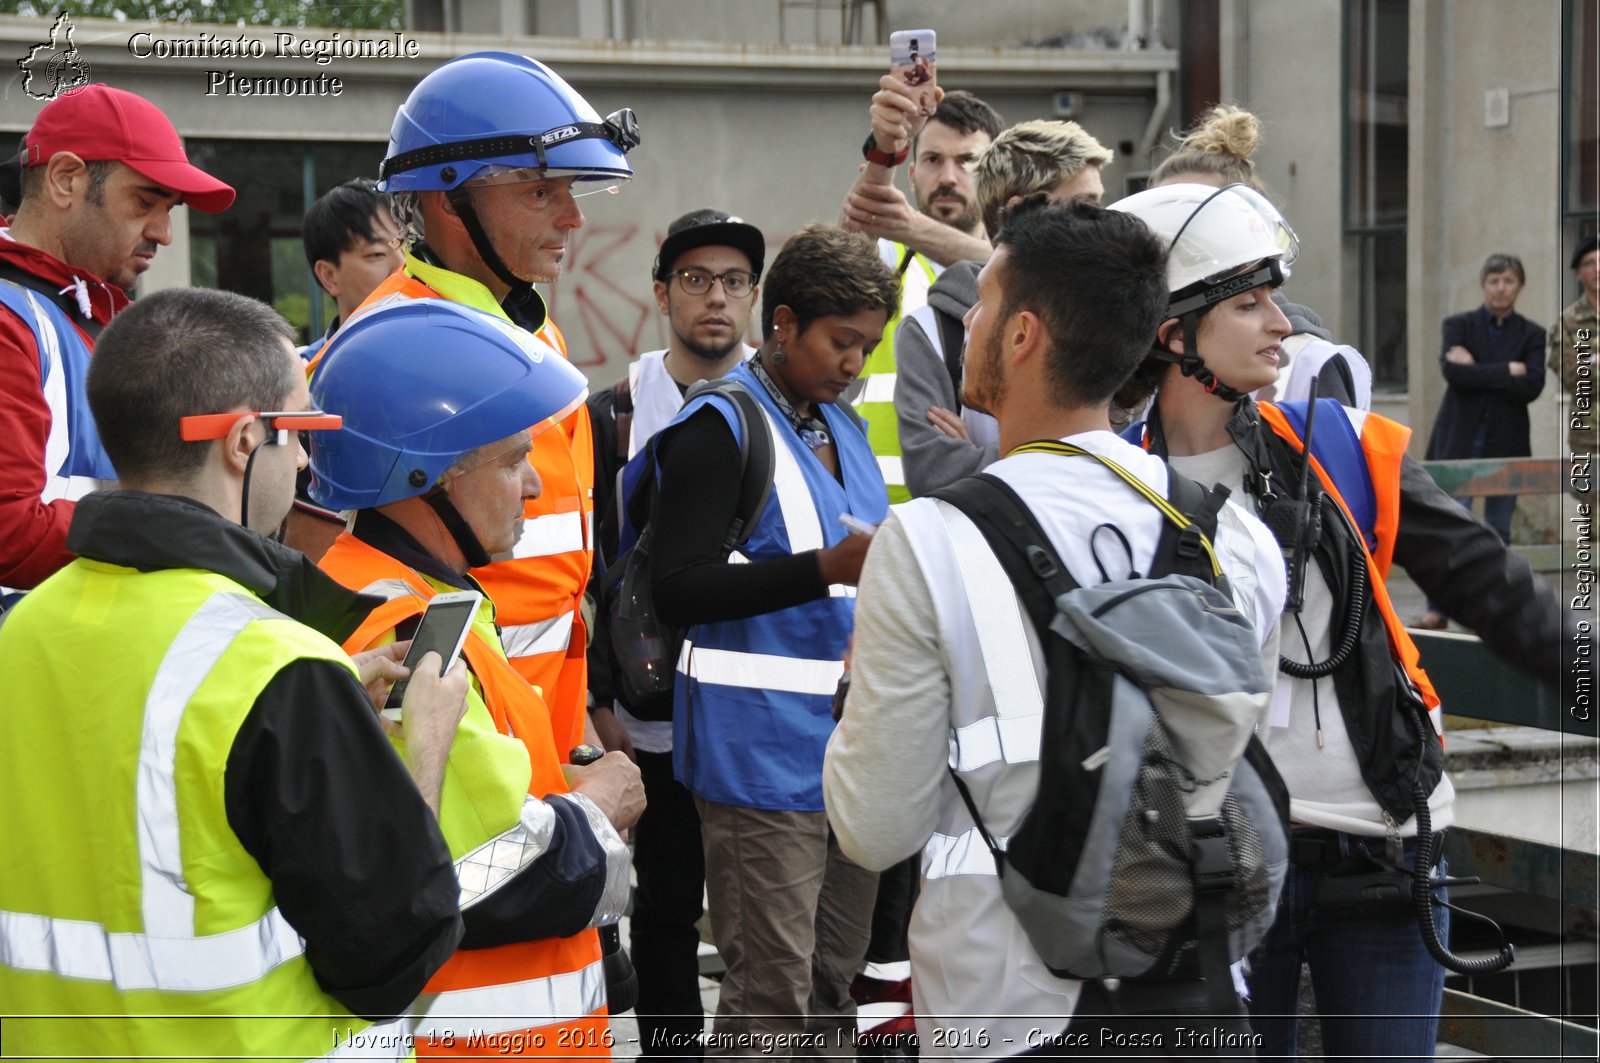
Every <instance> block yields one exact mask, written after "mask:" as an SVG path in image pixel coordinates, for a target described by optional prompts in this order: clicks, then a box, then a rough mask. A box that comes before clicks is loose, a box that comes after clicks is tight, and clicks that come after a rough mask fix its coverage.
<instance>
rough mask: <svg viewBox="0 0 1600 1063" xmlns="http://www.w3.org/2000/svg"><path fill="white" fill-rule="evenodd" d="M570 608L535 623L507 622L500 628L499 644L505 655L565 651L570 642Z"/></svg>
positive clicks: (571, 612) (514, 655) (521, 655)
mask: <svg viewBox="0 0 1600 1063" xmlns="http://www.w3.org/2000/svg"><path fill="white" fill-rule="evenodd" d="M575 615H576V614H575V612H574V611H573V610H571V609H569V610H567V611H566V612H564V613H562V614H561V615H560V616H553V617H551V618H550V619H549V620H541V621H539V622H538V623H537V624H507V625H506V626H505V627H503V628H501V629H500V645H502V646H504V647H505V651H506V656H507V657H533V656H536V655H538V654H541V653H556V652H561V653H566V652H567V647H568V646H569V645H570V644H571V642H572V619H573V617H574V616H575Z"/></svg>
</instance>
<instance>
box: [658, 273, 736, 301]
mask: <svg viewBox="0 0 1600 1063" xmlns="http://www.w3.org/2000/svg"><path fill="white" fill-rule="evenodd" d="M672 275H673V276H674V277H677V278H678V287H680V288H682V289H683V290H684V292H686V293H687V294H689V295H704V294H706V292H709V291H710V290H711V282H712V281H721V282H722V291H723V292H724V293H725V294H726V295H727V297H728V298H729V299H743V298H746V297H747V296H748V295H749V294H750V293H751V292H752V291H754V290H755V286H756V275H755V274H754V273H751V272H750V271H749V270H747V269H730V270H728V271H727V272H725V273H712V272H710V271H709V270H703V269H679V270H673V271H672Z"/></svg>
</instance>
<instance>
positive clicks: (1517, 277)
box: [1417, 254, 1545, 629]
mask: <svg viewBox="0 0 1600 1063" xmlns="http://www.w3.org/2000/svg"><path fill="white" fill-rule="evenodd" d="M1526 279H1527V275H1526V273H1525V272H1524V271H1523V268H1522V260H1521V259H1520V258H1518V257H1517V256H1516V255H1498V254H1497V255H1490V256H1489V257H1488V259H1486V260H1485V261H1484V263H1483V269H1481V270H1480V271H1479V272H1478V283H1479V285H1480V286H1481V287H1482V288H1483V305H1482V306H1480V307H1478V308H1477V309H1476V310H1469V311H1467V312H1466V313H1464V314H1452V315H1451V316H1449V317H1447V318H1445V319H1444V327H1443V332H1444V341H1443V343H1442V344H1441V345H1440V354H1439V363H1440V365H1441V366H1442V367H1443V369H1444V380H1445V384H1446V385H1447V386H1446V388H1445V393H1444V401H1443V402H1442V403H1440V404H1439V416H1438V418H1437V419H1436V420H1435V421H1434V425H1433V436H1432V438H1430V439H1429V441H1428V454H1427V456H1428V458H1429V459H1447V458H1520V457H1526V456H1527V455H1528V454H1529V453H1530V446H1529V442H1528V404H1529V403H1531V402H1532V401H1533V400H1534V399H1536V398H1538V397H1539V392H1541V391H1543V390H1544V363H1543V362H1542V361H1541V352H1543V350H1544V341H1545V333H1544V329H1542V328H1540V327H1539V326H1538V325H1535V324H1534V323H1533V322H1531V321H1529V320H1528V319H1527V318H1525V317H1523V316H1522V315H1521V314H1519V313H1517V312H1516V310H1515V307H1516V304H1517V296H1518V295H1520V294H1521V293H1522V286H1523V284H1524V283H1525V282H1526ZM1460 501H1461V504H1462V505H1464V506H1467V507H1468V508H1469V509H1470V508H1471V502H1470V500H1468V499H1461V500H1460ZM1516 508H1517V496H1516V495H1491V496H1489V497H1487V498H1485V499H1484V504H1483V518H1484V523H1486V524H1488V525H1489V527H1491V528H1493V529H1494V530H1495V532H1496V533H1497V534H1498V535H1499V536H1500V538H1501V540H1502V541H1504V542H1507V543H1509V542H1510V541H1511V515H1512V514H1513V513H1514V512H1515V511H1516ZM1447 624H1448V621H1447V620H1446V619H1445V617H1444V615H1443V614H1442V613H1440V612H1439V611H1438V610H1437V609H1436V608H1434V606H1433V604H1432V603H1431V602H1430V603H1429V605H1428V612H1427V615H1425V616H1424V617H1423V618H1422V619H1421V620H1420V621H1418V623H1417V626H1418V627H1424V628H1433V629H1440V628H1444V627H1445V626H1447Z"/></svg>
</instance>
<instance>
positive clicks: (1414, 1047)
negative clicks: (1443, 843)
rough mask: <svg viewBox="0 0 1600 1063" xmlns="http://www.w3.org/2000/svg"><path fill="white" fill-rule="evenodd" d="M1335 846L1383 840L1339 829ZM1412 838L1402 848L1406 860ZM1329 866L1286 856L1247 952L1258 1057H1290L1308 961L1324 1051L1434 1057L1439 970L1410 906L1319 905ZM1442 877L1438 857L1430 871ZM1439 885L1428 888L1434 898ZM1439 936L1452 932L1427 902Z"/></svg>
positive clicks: (1379, 846) (1328, 1054)
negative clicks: (1382, 913) (1384, 913)
mask: <svg viewBox="0 0 1600 1063" xmlns="http://www.w3.org/2000/svg"><path fill="white" fill-rule="evenodd" d="M1335 837H1337V839H1338V841H1339V846H1340V851H1341V852H1342V853H1355V854H1359V853H1363V852H1370V853H1372V854H1374V855H1378V856H1382V854H1383V851H1384V839H1382V838H1364V837H1358V836H1355V835H1349V834H1338V835H1336V836H1335ZM1414 852H1415V842H1413V841H1408V842H1407V843H1406V846H1405V861H1404V862H1405V864H1406V866H1408V867H1409V866H1411V863H1412V858H1413V854H1414ZM1333 869H1334V868H1333V865H1331V864H1291V865H1290V867H1289V875H1288V880H1287V881H1286V882H1285V884H1284V890H1283V897H1282V899H1281V900H1280V902H1279V905H1278V917H1277V920H1276V921H1275V922H1274V923H1273V925H1272V929H1271V930H1270V931H1269V932H1268V933H1267V937H1266V939H1265V940H1264V941H1263V942H1262V943H1261V944H1260V945H1259V946H1257V948H1256V950H1255V951H1254V952H1252V953H1251V954H1250V1026H1251V1029H1253V1030H1255V1032H1256V1033H1258V1034H1260V1035H1261V1036H1262V1043H1261V1045H1260V1046H1259V1047H1258V1048H1257V1049H1256V1055H1257V1056H1259V1057H1263V1058H1267V1057H1274V1056H1276V1057H1284V1058H1291V1059H1292V1058H1293V1057H1294V1055H1295V1024H1296V1021H1297V1018H1296V1011H1297V1009H1298V1007H1299V1000H1300V967H1301V965H1302V964H1308V965H1309V966H1310V968H1311V984H1312V988H1313V990H1314V992H1315V993H1316V998H1317V1014H1318V1016H1319V1018H1320V1021H1321V1026H1322V1048H1323V1054H1324V1057H1325V1058H1327V1059H1335V1058H1338V1057H1362V1058H1364V1059H1366V1060H1368V1061H1371V1060H1381V1059H1392V1060H1416V1059H1432V1058H1433V1056H1434V1049H1435V1047H1436V1043H1437V1037H1438V1029H1439V1005H1440V1001H1441V1000H1442V999H1443V996H1444V968H1443V967H1441V966H1439V964H1438V962H1437V961H1435V960H1434V958H1433V957H1432V956H1431V955H1430V954H1429V953H1428V950H1427V946H1425V945H1424V944H1423V942H1422V934H1421V931H1420V930H1419V929H1418V928H1417V922H1416V919H1415V918H1414V917H1412V916H1411V915H1409V914H1403V915H1397V916H1395V917H1392V918H1370V917H1360V916H1352V915H1349V914H1346V913H1339V912H1336V911H1326V910H1324V911H1318V910H1317V908H1316V903H1315V902H1316V899H1317V892H1318V889H1319V888H1320V887H1321V885H1322V881H1323V879H1324V877H1325V876H1327V874H1328V872H1329V871H1331V870H1333ZM1443 875H1444V861H1443V860H1442V859H1441V860H1440V861H1439V866H1438V870H1437V872H1436V875H1435V877H1442V876H1443ZM1444 893H1445V891H1444V890H1443V889H1442V888H1440V889H1435V890H1434V896H1435V897H1436V898H1440V899H1442V898H1443V896H1444ZM1433 912H1434V922H1435V923H1436V924H1437V926H1438V928H1439V937H1440V939H1441V940H1442V941H1443V942H1445V943H1446V944H1447V945H1448V943H1449V939H1450V912H1449V909H1447V908H1444V907H1442V906H1440V905H1438V904H1435V905H1434V908H1433Z"/></svg>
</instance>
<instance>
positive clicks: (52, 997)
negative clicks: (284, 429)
mask: <svg viewBox="0 0 1600 1063" xmlns="http://www.w3.org/2000/svg"><path fill="white" fill-rule="evenodd" d="M302 658H317V659H323V660H328V661H333V662H338V663H339V664H340V665H342V666H343V667H346V668H350V669H351V672H352V674H354V668H353V666H352V665H351V663H350V660H349V658H348V657H346V656H345V655H344V653H343V652H342V651H341V650H340V649H339V647H338V646H337V645H336V644H334V643H333V642H331V641H330V640H328V639H326V638H324V637H323V636H322V635H320V634H318V633H317V632H315V631H313V630H312V629H310V628H308V627H306V626H304V625H302V624H300V623H297V622H295V621H293V620H290V619H289V618H288V617H285V616H283V615H282V614H280V613H277V612H275V611H274V610H273V609H271V608H270V607H268V606H267V605H265V604H264V603H263V602H262V601H261V600H260V599H259V598H257V597H255V596H254V595H252V594H251V593H249V592H248V591H247V590H246V589H245V588H244V587H243V586H241V585H240V584H238V583H235V582H234V581H232V580H230V579H228V578H226V577H224V576H220V575H216V574H214V573H210V572H203V571H199V570H195V569H173V570H165V571H159V572H150V573H139V572H136V571H134V570H133V569H129V568H123V567H121V566H117V565H109V564H103V563H100V562H95V561H88V560H84V559H79V560H77V561H74V562H73V563H72V564H70V565H68V566H67V567H66V568H65V569H63V570H62V571H61V572H60V573H58V574H57V575H56V576H54V577H53V578H51V579H50V580H48V581H46V582H45V583H44V585H42V586H41V587H40V588H39V589H38V590H37V591H35V592H34V593H33V594H30V595H29V596H28V597H27V598H25V599H24V600H23V601H22V602H21V603H20V604H19V605H18V607H17V608H16V609H15V610H13V612H12V613H11V615H10V616H8V617H7V618H6V622H5V624H4V626H3V627H0V668H3V669H4V673H3V674H4V675H5V676H6V680H5V684H6V696H5V705H4V711H0V809H4V816H5V820H6V839H5V862H6V871H5V873H4V875H0V1011H3V1013H4V1014H5V1019H4V1023H5V1048H6V1051H7V1052H8V1053H11V1054H16V1055H32V1054H36V1053H37V1054H41V1055H51V1056H67V1057H90V1056H92V1057H100V1058H133V1057H140V1056H156V1055H159V1056H174V1055H182V1056H200V1057H206V1058H222V1057H229V1056H232V1057H245V1058H256V1059H260V1058H294V1059H309V1058H327V1057H331V1058H340V1057H345V1056H351V1055H358V1056H361V1057H363V1058H390V1059H404V1058H406V1057H407V1056H408V1055H409V1054H410V1038H409V1037H408V1036H407V1030H406V1027H405V1024H404V1023H403V1022H393V1023H388V1024H384V1025H382V1026H376V1027H375V1026H372V1025H371V1024H370V1023H367V1022H365V1021H363V1020H361V1019H358V1018H356V1017H354V1016H353V1015H351V1014H350V1013H349V1012H348V1011H347V1010H345V1008H344V1007H342V1006H341V1005H340V1004H339V1003H338V1002H337V1001H336V1000H334V999H333V998H332V997H330V996H328V995H327V994H326V993H324V992H323V991H322V990H321V989H320V988H319V987H318V985H317V983H316V980H315V978H314V977H313V975H312V971H311V968H310V966H309V964H308V963H307V962H306V958H305V955H304V953H305V942H304V941H302V940H301V938H300V937H299V935H298V934H296V933H295V931H294V928H293V927H291V926H290V925H289V923H288V922H287V920H285V919H284V917H283V915H282V914H281V913H280V912H279V911H278V909H277V907H276V905H275V904H274V901H273V895H272V884H271V882H270V881H269V880H268V878H267V876H266V875H265V874H263V873H262V871H261V868H260V866H259V865H258V864H257V863H256V861H255V858H254V857H252V856H251V855H250V854H249V853H248V852H246V851H245V849H244V848H243V846H241V845H240V844H239V841H238V838H237V837H236V836H235V835H234V833H233V831H232V829H231V828H230V827H229V825H228V819H227V813H226V809H225V805H224V782H223V779H224V771H225V768H226V764H227V758H228V752H229V750H230V749H231V748H232V746H233V742H234V739H235V737H236V735H237V733H238V730H239V727H240V726H241V724H242V723H243V722H244V720H245V717H246V716H247V714H248V713H249V711H250V708H251V706H252V705H253V704H254V702H255V699H256V698H257V696H258V695H259V693H260V691H261V690H262V689H263V688H264V687H265V686H266V684H267V683H268V682H269V681H270V680H271V679H272V677H273V676H274V675H276V674H277V673H278V672H279V671H280V670H281V669H282V668H283V667H284V666H285V665H287V664H289V663H290V662H291V661H294V660H297V659H302ZM373 887H374V888H375V889H376V888H382V884H381V883H374V884H373ZM28 1016H38V1017H37V1018H29V1017H28ZM52 1016H54V1017H58V1018H51V1017H52Z"/></svg>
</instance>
